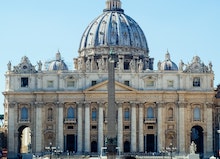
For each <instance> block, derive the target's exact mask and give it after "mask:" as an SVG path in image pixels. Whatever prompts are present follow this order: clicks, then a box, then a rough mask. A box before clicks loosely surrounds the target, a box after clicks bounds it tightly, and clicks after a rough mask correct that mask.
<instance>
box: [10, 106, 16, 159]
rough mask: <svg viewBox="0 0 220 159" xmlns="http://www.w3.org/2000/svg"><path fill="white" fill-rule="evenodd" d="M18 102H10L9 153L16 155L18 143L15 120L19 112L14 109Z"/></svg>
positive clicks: (12, 155) (11, 155)
mask: <svg viewBox="0 0 220 159" xmlns="http://www.w3.org/2000/svg"><path fill="white" fill-rule="evenodd" d="M16 105H17V104H15V103H9V104H8V108H9V110H8V119H10V120H8V155H9V156H10V157H14V155H17V154H16V153H17V149H18V148H17V146H18V145H17V144H15V120H16V114H17V112H15V111H14V109H15V107H16Z"/></svg>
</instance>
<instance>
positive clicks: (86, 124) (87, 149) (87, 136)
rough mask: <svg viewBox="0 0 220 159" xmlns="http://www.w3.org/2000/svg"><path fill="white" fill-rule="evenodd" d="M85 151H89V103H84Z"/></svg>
mask: <svg viewBox="0 0 220 159" xmlns="http://www.w3.org/2000/svg"><path fill="white" fill-rule="evenodd" d="M84 142H85V143H84V144H85V145H84V146H85V152H90V103H86V104H85V140H84Z"/></svg>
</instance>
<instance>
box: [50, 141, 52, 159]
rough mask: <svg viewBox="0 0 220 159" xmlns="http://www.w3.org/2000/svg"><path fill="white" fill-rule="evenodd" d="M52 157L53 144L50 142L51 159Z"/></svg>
mask: <svg viewBox="0 0 220 159" xmlns="http://www.w3.org/2000/svg"><path fill="white" fill-rule="evenodd" d="M51 155H52V143H51V142H50V159H51V157H52V156H51Z"/></svg>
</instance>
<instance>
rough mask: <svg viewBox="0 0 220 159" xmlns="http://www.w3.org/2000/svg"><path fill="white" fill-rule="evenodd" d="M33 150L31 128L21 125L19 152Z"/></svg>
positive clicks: (19, 130)
mask: <svg viewBox="0 0 220 159" xmlns="http://www.w3.org/2000/svg"><path fill="white" fill-rule="evenodd" d="M30 152H31V129H30V128H29V127H28V126H21V127H20V128H19V129H18V153H30Z"/></svg>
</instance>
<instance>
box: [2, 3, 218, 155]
mask: <svg viewBox="0 0 220 159" xmlns="http://www.w3.org/2000/svg"><path fill="white" fill-rule="evenodd" d="M78 53H79V55H78V57H77V58H74V59H73V64H74V69H72V70H71V69H70V68H68V66H67V65H66V63H65V61H64V60H62V57H61V53H60V52H59V51H58V52H57V53H56V55H55V58H54V60H52V61H49V62H47V63H45V64H43V63H42V62H41V61H40V60H39V62H38V63H37V64H32V62H31V61H30V60H29V59H28V57H27V56H24V57H22V58H21V61H20V63H19V64H15V65H12V64H11V63H10V62H9V63H8V70H7V72H6V74H5V78H6V88H5V91H4V92H3V94H4V97H5V100H4V108H5V125H6V126H7V127H8V151H9V153H11V154H16V153H26V152H32V153H41V152H44V151H46V150H48V147H49V146H51V147H52V148H54V149H56V150H60V151H63V152H67V151H68V152H72V153H76V154H91V153H95V154H99V153H100V151H101V148H102V147H105V146H106V137H107V132H108V129H107V125H108V116H107V114H108V59H109V54H110V53H114V54H115V56H116V60H115V104H116V107H117V111H116V112H115V113H116V119H115V121H116V129H117V147H118V149H119V151H120V152H121V153H137V154H140V153H149V152H161V151H164V150H165V149H166V148H168V147H170V146H172V148H174V149H175V150H176V152H175V153H176V154H180V155H185V154H188V153H189V146H190V144H191V142H192V141H194V142H195V144H196V145H197V150H196V153H200V154H201V155H204V156H206V155H207V156H208V155H210V154H212V153H213V149H214V148H213V139H214V135H213V134H214V132H213V118H214V115H213V106H214V103H213V99H214V97H215V92H214V87H213V81H214V73H213V70H212V64H211V63H209V64H205V63H204V62H203V61H202V59H200V57H199V56H194V57H190V59H189V60H190V61H191V62H190V63H187V64H186V63H184V62H183V61H182V60H181V59H180V61H179V62H178V65H177V64H175V62H173V61H172V59H171V55H170V53H169V51H167V52H166V53H164V54H165V57H164V58H163V59H161V61H158V62H157V68H156V69H154V67H153V66H154V58H151V57H150V56H149V49H148V45H147V40H146V37H145V35H144V33H143V31H142V29H141V28H140V26H139V25H138V24H137V23H136V22H135V21H134V20H133V19H132V18H131V17H129V16H127V15H126V14H125V13H124V10H123V9H122V7H121V1H120V0H106V8H105V9H104V10H103V14H101V15H100V16H98V17H97V18H95V19H94V21H92V22H91V23H90V24H89V25H88V27H87V28H86V29H85V32H84V33H83V35H82V38H81V41H80V47H79V51H78ZM35 65H37V66H35ZM43 66H44V67H43Z"/></svg>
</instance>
